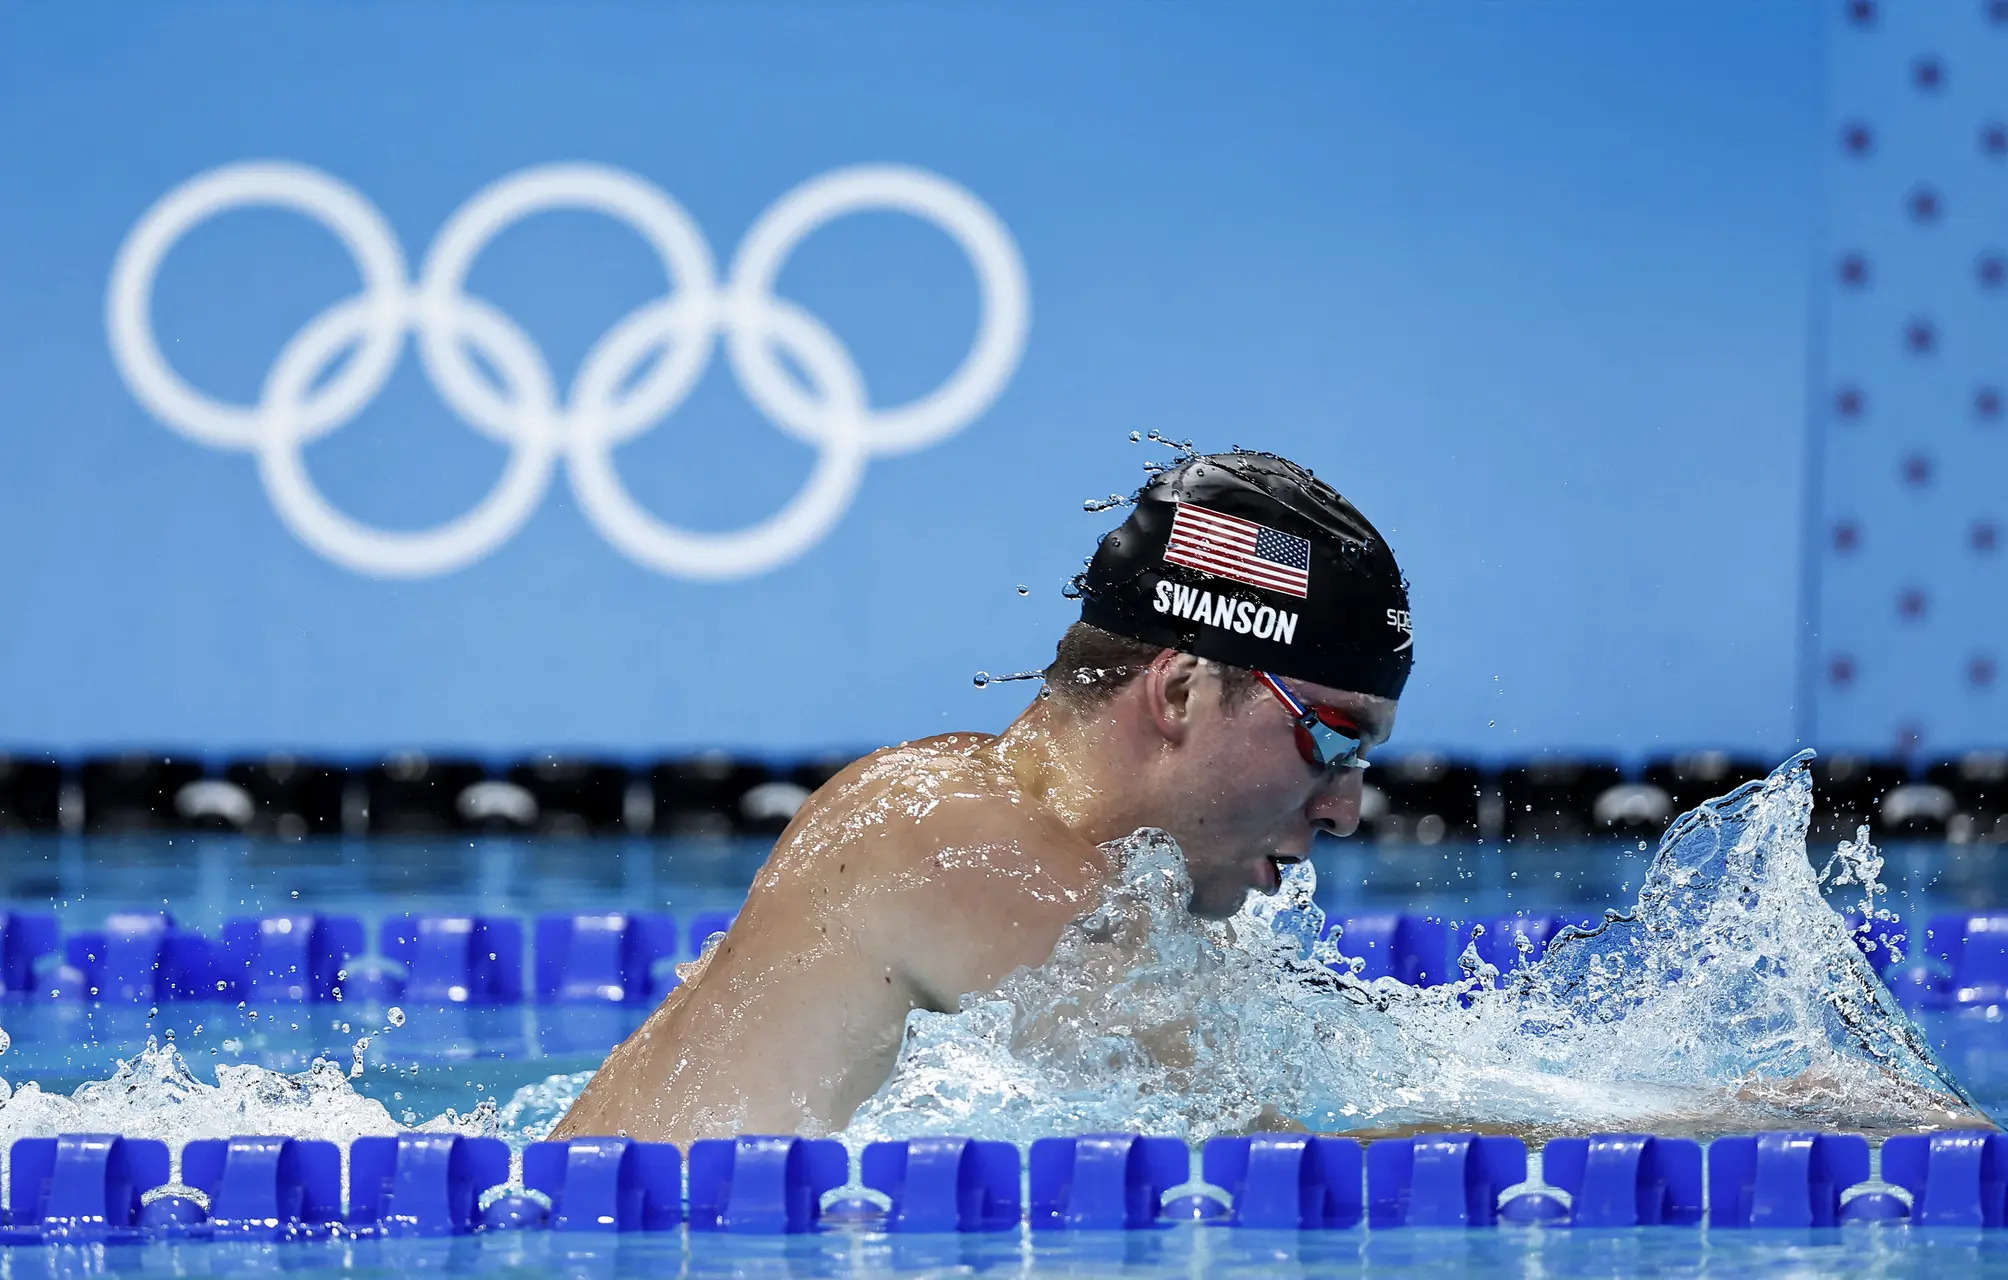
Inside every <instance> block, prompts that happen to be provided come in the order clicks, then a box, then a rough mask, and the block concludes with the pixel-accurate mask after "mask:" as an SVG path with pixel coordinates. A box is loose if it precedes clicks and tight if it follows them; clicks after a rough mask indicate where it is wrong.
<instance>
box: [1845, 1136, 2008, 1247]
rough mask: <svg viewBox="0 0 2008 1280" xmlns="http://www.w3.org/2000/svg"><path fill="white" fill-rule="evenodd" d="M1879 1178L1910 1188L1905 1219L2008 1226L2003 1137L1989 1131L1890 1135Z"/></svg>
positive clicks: (2007, 1157)
mask: <svg viewBox="0 0 2008 1280" xmlns="http://www.w3.org/2000/svg"><path fill="white" fill-rule="evenodd" d="M1882 1176H1883V1181H1885V1182H1888V1183H1891V1184H1892V1185H1894V1186H1899V1187H1902V1188H1903V1189H1904V1190H1905V1191H1908V1192H1910V1198H1911V1200H1910V1220H1911V1221H1912V1222H1913V1223H1915V1224H1917V1225H1918V1226H1921V1227H1999V1226H2004V1225H2008V1137H2003V1135H2001V1134H1999V1133H1996V1132H1994V1131H1992V1130H1988V1129H1955V1130H1952V1131H1950V1132H1941V1133H1930V1134H1905V1135H1904V1136H1902V1137H1897V1138H1891V1139H1890V1140H1889V1141H1887V1142H1885V1143H1883V1149H1882ZM1853 1204H1854V1202H1853V1201H1850V1202H1849V1207H1850V1208H1852V1207H1853Z"/></svg>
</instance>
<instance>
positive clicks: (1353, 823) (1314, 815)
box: [1309, 769, 1365, 837]
mask: <svg viewBox="0 0 2008 1280" xmlns="http://www.w3.org/2000/svg"><path fill="white" fill-rule="evenodd" d="M1363 772H1365V771H1364V770H1361V769H1340V770H1339V771H1338V778H1337V780H1336V781H1334V782H1331V783H1328V784H1326V785H1325V786H1322V787H1320V788H1318V794H1317V795H1315V796H1313V797H1312V799H1311V807H1310V810H1309V813H1310V818H1311V825H1312V826H1314V827H1316V828H1318V830H1320V831H1323V832H1324V833H1325V834H1327V835H1332V836H1340V837H1344V836H1349V835H1351V834H1352V833H1353V832H1355V831H1358V830H1359V829H1360V789H1361V787H1362V786H1363V785H1364V784H1363V783H1362V782H1361V780H1360V774H1361V773H1363Z"/></svg>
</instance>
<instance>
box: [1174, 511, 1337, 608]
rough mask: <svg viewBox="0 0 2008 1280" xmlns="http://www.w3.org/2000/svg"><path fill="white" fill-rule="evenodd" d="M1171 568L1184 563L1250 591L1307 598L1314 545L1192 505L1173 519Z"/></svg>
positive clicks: (1261, 525)
mask: <svg viewBox="0 0 2008 1280" xmlns="http://www.w3.org/2000/svg"><path fill="white" fill-rule="evenodd" d="M1164 558H1165V561H1166V563H1168V564H1182V565H1184V566H1186V567H1187V568H1188V569H1198V570H1200V571H1201V572H1203V573H1210V574H1213V575H1214V576H1216V577H1220V578H1232V579H1233V580H1234V581H1236V582H1245V583H1247V584H1248V585H1249V586H1251V587H1262V588H1264V589H1265V590H1269V591H1281V592H1283V593H1284V594H1286V595H1293V596H1296V597H1298V598H1299V599H1304V598H1306V597H1307V596H1308V595H1309V587H1310V583H1311V544H1310V543H1309V542H1307V541H1305V540H1304V539H1302V538H1299V537H1298V536H1297V535H1295V534H1293V533H1284V532H1282V531H1281V530H1279V529H1271V528H1270V527H1269V526H1268V525H1266V524H1257V523H1255V522H1254V521H1253V520H1243V519H1242V518H1241V517H1239V516H1230V515H1227V514H1225V513H1223V512H1219V511H1214V510H1211V509H1209V508H1207V507H1202V506H1199V505H1197V504H1195V503H1191V502H1181V503H1179V504H1178V510H1177V511H1176V512H1174V513H1173V515H1172V517H1171V539H1170V541H1168V542H1167V543H1165V547H1164Z"/></svg>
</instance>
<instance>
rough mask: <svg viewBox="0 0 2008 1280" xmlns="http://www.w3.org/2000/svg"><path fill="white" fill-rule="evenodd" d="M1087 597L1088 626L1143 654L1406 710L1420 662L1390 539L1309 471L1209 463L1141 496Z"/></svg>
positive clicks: (1224, 458) (1278, 462) (1263, 460)
mask: <svg viewBox="0 0 2008 1280" xmlns="http://www.w3.org/2000/svg"><path fill="white" fill-rule="evenodd" d="M1135 502H1136V505H1135V508H1134V509H1133V510H1132V511H1131V512H1130V516H1129V519H1127V520H1125V521H1123V523H1122V524H1121V525H1119V526H1118V527H1117V528H1115V529H1113V530H1111V531H1110V532H1109V533H1108V534H1107V535H1106V536H1104V537H1103V538H1102V541H1101V545H1100V546H1099V547H1097V548H1096V550H1095V558H1094V560H1093V561H1092V562H1091V563H1090V564H1089V565H1088V570H1087V572H1086V573H1084V574H1082V575H1081V576H1080V577H1079V578H1077V579H1076V580H1075V583H1076V586H1078V587H1079V589H1080V592H1081V596H1082V603H1081V621H1083V622H1086V623H1088V624H1089V625H1091V626H1096V627H1100V628H1101V629H1102V630H1104V631H1109V632H1113V633H1115V634H1116V635H1121V636H1128V637H1130V638H1131V639H1134V640H1141V641H1143V642H1144V643H1146V644H1157V645H1163V646H1164V647H1165V648H1167V649H1176V650H1178V651H1179V652H1181V653H1190V654H1195V655H1197V656H1199V657H1202V658H1211V659H1213V660H1215V661H1217V662H1225V663H1229V664H1231V665H1233V666H1237V667H1249V668H1253V669H1256V670H1260V671H1270V672H1274V673H1275V674H1277V675H1280V676H1292V677H1295V678H1296V679H1299V680H1308V681H1311V682H1312V683H1314V684H1322V685H1327V686H1330V687H1332V688H1335V689H1351V690H1354V691H1356V692H1359V693H1370V694H1377V695H1379V696H1381V697H1384V698H1399V697H1400V696H1401V690H1402V686H1403V685H1405V684H1406V683H1408V671H1409V667H1410V666H1411V665H1412V664H1413V662H1414V659H1415V653H1414V650H1413V649H1412V648H1411V647H1410V642H1411V639H1412V634H1411V631H1410V622H1409V611H1408V584H1407V582H1405V581H1404V580H1403V579H1402V576H1401V569H1400V568H1399V566H1397V565H1396V564H1395V562H1394V552H1393V551H1391V550H1389V548H1388V545H1387V540H1386V539H1384V538H1382V537H1381V535H1380V532H1379V531H1378V530H1376V529H1375V528H1374V527H1373V526H1372V525H1371V524H1369V523H1367V518H1366V517H1365V516H1363V515H1361V514H1360V513H1359V511H1358V509H1357V508H1355V507H1354V506H1353V504H1352V503H1350V502H1347V501H1346V500H1345V499H1344V498H1342V497H1340V496H1339V495H1338V494H1337V493H1335V492H1333V490H1332V487H1331V486H1330V485H1328V484H1326V483H1325V482H1324V481H1322V480H1320V479H1318V478H1317V477H1316V476H1314V475H1312V474H1311V473H1310V472H1309V471H1306V470H1305V469H1304V468H1302V467H1300V466H1298V465H1297V464H1296V463H1294V462H1291V461H1290V460H1288V459H1287V458H1279V457H1277V456H1276V455H1274V454H1270V453H1253V452H1242V451H1236V452H1234V453H1214V454H1204V455H1201V456H1199V457H1195V458H1191V459H1188V460H1187V461H1185V462H1182V463H1180V464H1179V465H1177V466H1175V467H1172V468H1169V469H1167V470H1165V471H1161V472H1159V473H1158V474H1157V475H1155V476H1153V477H1152V478H1151V480H1150V482H1149V483H1148V484H1146V485H1144V487H1143V488H1142V489H1140V490H1138V491H1137V495H1136V499H1135Z"/></svg>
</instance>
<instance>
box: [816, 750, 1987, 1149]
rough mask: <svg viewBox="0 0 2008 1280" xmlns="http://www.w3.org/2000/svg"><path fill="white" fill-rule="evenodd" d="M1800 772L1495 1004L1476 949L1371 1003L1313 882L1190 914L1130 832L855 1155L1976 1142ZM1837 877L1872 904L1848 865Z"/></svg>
mask: <svg viewBox="0 0 2008 1280" xmlns="http://www.w3.org/2000/svg"><path fill="white" fill-rule="evenodd" d="M1810 758H1811V753H1810V752H1807V753H1802V754H1801V755H1799V756H1796V757H1794V758H1793V759H1791V760H1789V761H1787V762H1786V763H1785V764H1784V765H1782V766H1780V767H1779V769H1778V770H1777V771H1776V772H1774V773H1773V774H1772V775H1771V776H1770V777H1768V778H1766V779H1764V780H1763V781H1761V782H1753V783H1751V784H1749V785H1747V786H1745V787H1743V788H1740V789H1739V790H1737V791H1735V792H1733V793H1731V794H1730V795H1728V796H1726V797H1723V798H1722V799H1720V800H1716V801H1711V802H1710V803H1708V804H1706V805H1704V806H1702V807H1701V808H1699V809H1697V810H1695V811H1694V812H1692V813H1689V814H1687V815H1686V816H1684V817H1683V818H1682V819H1681V820H1680V821H1679V822H1677V823H1675V824H1674V826H1673V827H1672V828H1671V829H1670V830H1669V831H1668V832H1667V834H1666V836H1665V838H1664V840H1663V841H1662V843H1661V845H1660V848H1659V852H1658V854H1657V856H1656V857H1655V859H1654V861H1653V864H1652V867H1651V870H1650V873H1649V875H1648V877H1647V880H1646V883H1645V885H1644V887H1643V889H1642V890H1641V892H1640V894H1639V898H1638V901H1637V903H1636V904H1635V905H1634V906H1633V907H1632V909H1631V910H1630V911H1628V912H1612V913H1610V918H1609V919H1607V920H1606V922H1605V923H1604V924H1603V925H1602V926H1601V927H1599V928H1597V929H1594V930H1580V929H1578V930H1569V931H1565V933H1564V935H1563V936H1562V937H1561V938H1559V939H1557V940H1556V941H1555V942H1554V943H1553V944H1552V945H1551V947H1550V949H1549V951H1548V952H1547V954H1546V955H1545V956H1544V957H1542V958H1541V959H1540V960H1539V961H1538V962H1536V963H1534V964H1532V965H1530V966H1528V967H1526V968H1521V969H1516V970H1514V971H1513V973H1512V974H1511V975H1510V976H1509V977H1508V979H1507V981H1506V982H1505V984H1504V985H1494V982H1495V979H1496V972H1495V971H1494V970H1492V969H1491V967H1490V966H1488V965H1484V964H1482V962H1480V961H1479V959H1478V957H1477V955H1476V952H1475V950H1472V949H1467V951H1466V954H1465V957H1464V964H1463V967H1464V971H1465V974H1466V977H1465V978H1464V980H1463V981H1461V982H1458V983H1452V984H1449V985H1446V986H1439V987H1434V988H1427V989H1415V988H1411V987H1407V986H1405V985H1403V984H1402V983H1400V982H1397V981H1395V980H1394V979H1391V978H1382V979H1379V980H1377V981H1375V982H1373V983H1370V984H1369V983H1363V982H1361V981H1359V980H1358V979H1357V978H1356V977H1354V976H1352V975H1353V972H1354V970H1355V968H1356V966H1355V965H1354V964H1352V963H1350V962H1348V961H1347V960H1346V958H1345V957H1344V956H1343V954H1342V951H1343V946H1344V941H1343V939H1342V938H1330V939H1325V940H1322V941H1320V940H1319V937H1318V935H1319V933H1320V931H1321V926H1322V920H1323V916H1322V912H1320V911H1319V910H1318V908H1317V907H1316V906H1315V905H1314V904H1313V902H1312V891H1313V889H1314V887H1315V877H1314V873H1313V872H1312V871H1311V870H1310V868H1309V867H1308V866H1298V867H1294V868H1292V869H1291V871H1290V874H1289V876H1288V877H1287V879H1286V883H1285V886H1284V891H1283V892H1282V893H1281V894H1279V895H1277V896H1276V897H1273V898H1266V899H1255V900H1252V901H1251V902H1250V903H1249V904H1248V905H1247V906H1246V907H1245V908H1244V909H1243V911H1242V912H1241V913H1240V914H1239V915H1237V916H1236V917H1234V918H1233V919H1231V920H1228V921H1225V922H1223V923H1220V924H1208V923H1206V922H1203V921H1200V920H1197V919H1195V918H1194V917H1192V916H1191V915H1190V914H1189V913H1188V912H1187V911H1186V910H1185V901H1186V897H1187V895H1188V893H1189V892H1190V890H1189V886H1188V884H1187V882H1186V879H1185V875H1184V870H1183V858H1182V856H1181V855H1180V853H1179V850H1178V848H1177V846H1176V845H1175V844H1174V843H1173V842H1172V841H1171V839H1170V838H1169V837H1168V836H1166V835H1164V834H1163V833H1162V832H1150V831H1145V832H1139V833H1138V834H1137V835H1136V836H1133V837H1131V838H1130V839H1129V840H1127V841H1125V842H1123V845H1124V848H1123V850H1122V852H1123V853H1124V855H1125V859H1126V861H1125V866H1126V873H1125V875H1124V877H1123V880H1122V883H1121V884H1120V885H1119V886H1118V888H1117V889H1116V890H1115V891H1114V892H1113V893H1112V894H1111V895H1110V896H1109V898H1108V899H1107V900H1106V901H1105V902H1104V903H1103V904H1102V906H1101V907H1100V908H1099V909H1098V910H1096V911H1095V912H1093V913H1092V914H1090V915H1088V916H1086V917H1084V918H1083V919H1081V920H1080V921H1079V922H1077V923H1076V924H1075V925H1073V926H1072V927H1070V928H1069V929H1068V931H1067V933H1066V934H1065V936H1064V937H1063V938H1062V939H1061V941H1060V944H1059V946H1058V947H1057V948H1056V949H1055V951H1054V953H1053V956H1052V958H1051V959H1050V960H1048V961H1047V962H1046V963H1045V964H1043V965H1040V966H1039V967H1037V968H1032V969H1021V970H1019V971H1017V972H1016V973H1014V974H1012V975H1011V976H1010V977H1008V978H1007V979H1006V980H1005V981H1004V983H1003V984H1002V985H1001V986H999V987H998V988H997V990H995V991H994V992H990V993H987V994H985V995H983V996H980V997H975V998H971V999H967V1000H965V1001H964V1002H963V1007H962V1009H961V1010H960V1011H959V1012H957V1013H953V1014H933V1013H926V1012H916V1013H914V1014H913V1015H912V1016H911V1017H910V1018H909V1020H908V1023H907V1028H906V1039H905V1042H904V1045H903V1047H902V1050H901V1054H900V1059H899V1062H898V1064H897V1066H896V1067H895V1069H894V1072H893V1074H892V1077H891V1078H890V1079H889V1080H888V1081H887V1083H886V1085H885V1086H884V1087H883V1088H882V1089H881V1090H880V1091H879V1092H878V1093H877V1094H876V1095H875V1096H874V1097H873V1098H872V1099H871V1100H870V1101H868V1102H867V1103H866V1104H865V1106H864V1107H863V1108H861V1109H860V1111H859V1112H858V1114H857V1116H856V1117H855V1118H854V1119H853V1122H852V1124H851V1126H850V1128H849V1129H848V1130H847V1133H846V1136H847V1137H848V1138H850V1139H853V1140H856V1141H871V1140H875V1139H879V1138H889V1137H904V1136H910V1135H913V1134H918V1133H925V1132H934V1133H940V1132H955V1133H969V1134H974V1135H977V1136H986V1137H1001V1138H1009V1139H1013V1140H1017V1141H1026V1140H1028V1139H1030V1138H1033V1137H1037V1136H1040V1135H1044V1134H1058V1133H1067V1132H1082V1131H1090V1130H1098V1129H1129V1130H1136V1129H1141V1130H1145V1131H1148V1132H1158V1133H1176V1134H1182V1135H1184V1136H1187V1137H1189V1138H1192V1139H1195V1140H1196V1139H1203V1138H1206V1137H1210V1136H1212V1135H1215V1134H1220V1133H1235V1132H1244V1131H1247V1130H1249V1129H1251V1128H1265V1127H1290V1126H1294V1125H1298V1124H1301V1125H1304V1126H1306V1127H1309V1128H1312V1129H1315V1130H1320V1131H1348V1132H1378V1131H1382V1130H1386V1129H1390V1128H1393V1129H1400V1128H1406V1127H1413V1126H1421V1127H1456V1128H1467V1127H1476V1128H1485V1129H1510V1130H1513V1131H1518V1132H1523V1133H1526V1134H1529V1135H1530V1136H1533V1137H1536V1138H1539V1137H1543V1136H1547V1135H1551V1134H1555V1133H1562V1132H1586V1131H1594V1130H1611V1129H1645V1128H1650V1129H1652V1130H1653V1131H1656V1132H1662V1133H1669V1132H1684V1133H1692V1134H1697V1135H1700V1136H1707V1135H1710V1134H1714V1133H1721V1132H1728V1131H1733V1130H1749V1129H1753V1128H1763V1127H1778V1126H1780V1125H1792V1126H1801V1125H1807V1126H1827V1127H1835V1128H1845V1129H1853V1130H1858V1131H1862V1130H1866V1131H1871V1132H1894V1131H1905V1130H1917V1129H1925V1128H1930V1127H1935V1126H1938V1125H1944V1124H1952V1123H1958V1122H1961V1121H1970V1120H1971V1119H1972V1116H1971V1114H1970V1113H1969V1112H1968V1111H1967V1109H1966V1103H1965V1101H1964V1099H1963V1098H1962V1097H1961V1096H1960V1094H1959V1090H1958V1089H1957V1087H1956V1086H1955V1085H1954V1084H1953V1083H1952V1081H1951V1080H1950V1079H1949V1078H1948V1077H1947V1075H1946V1074H1945V1073H1944V1072H1943V1071H1942V1070H1941V1069H1940V1068H1939V1067H1938V1065H1937V1064H1936V1063H1935V1062H1934V1061H1933V1059H1932V1057H1931V1054H1930V1052H1929V1050H1928V1048H1927V1047H1926V1045H1925V1043H1924V1041H1923V1039H1922V1038H1921V1037H1920V1036H1919V1035H1918V1034H1917V1033H1916V1032H1915V1030H1914V1029H1913V1028H1912V1027H1911V1025H1910V1023H1909V1020H1908V1019H1907V1018H1906V1017H1905V1015H1904V1014H1903V1012H1902V1011H1901V1010H1900V1009H1899V1008H1898V1007H1897V1006H1896V1005H1895V1004H1894V1003H1893V1002H1892V1001H1891V999H1890V997H1889V995H1888V993H1887V991H1885V990H1884V988H1883V986H1882V984H1881V982H1880V981H1879V980H1878V979H1877V977H1876V976H1875V974H1874V972H1873V971H1872V970H1871V969H1870V968H1869V966H1868V964H1867V963H1866V962H1865V960H1864V959H1863V957H1862V955H1861V954H1860V952H1859V950H1858V949H1857V948H1856V946H1855V945H1854V942H1853V940H1852V939H1851V938H1850V937H1849V935H1848V932H1847V928H1846V925H1845V923H1844V922H1843V921H1842V920H1841V918H1840V917H1839V916H1837V915H1836V914H1835V913H1834V912H1833V911H1832V909H1831V908H1829V907H1828V906H1827V905H1826V903H1825V902H1824V901H1823V900H1822V899H1821V896H1820V883H1819V880H1818V878H1817V877H1816V876H1815V875H1814V873H1813V870H1812V867H1811V865H1810V863H1809V862H1808V860H1807V856H1806V845H1805V833H1806V824H1807V819H1808V817H1809V815H1810V812H1811V803H1812V801H1811V797H1812V786H1811V780H1810V777H1809V775H1808V770H1807V765H1808V762H1809V760H1810ZM1846 865H1847V866H1848V867H1849V868H1850V874H1851V875H1853V876H1855V877H1856V878H1857V879H1859V878H1860V876H1861V874H1862V873H1863V872H1864V871H1868V872H1869V876H1870V879H1869V882H1870V883H1873V871H1872V869H1871V868H1870V865H1869V863H1868V861H1867V860H1866V859H1864V858H1862V857H1860V856H1859V853H1858V852H1857V853H1856V854H1851V855H1850V858H1849V860H1848V861H1847V863H1846ZM1869 896H1870V898H1871V900H1873V897H1874V891H1873V890H1871V891H1870V895H1869Z"/></svg>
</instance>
